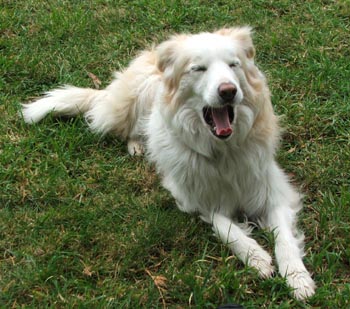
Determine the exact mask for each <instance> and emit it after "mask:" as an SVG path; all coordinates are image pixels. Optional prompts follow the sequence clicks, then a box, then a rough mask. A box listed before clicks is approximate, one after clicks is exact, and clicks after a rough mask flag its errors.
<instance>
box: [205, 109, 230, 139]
mask: <svg viewBox="0 0 350 309" xmlns="http://www.w3.org/2000/svg"><path fill="white" fill-rule="evenodd" d="M203 118H204V121H205V122H206V124H207V125H208V126H209V127H210V131H211V133H212V134H213V135H214V136H216V137H217V138H220V139H226V138H228V137H230V136H231V134H232V133H233V129H232V122H233V119H234V110H233V106H232V105H224V106H222V107H216V108H214V107H210V106H206V107H204V108H203Z"/></svg>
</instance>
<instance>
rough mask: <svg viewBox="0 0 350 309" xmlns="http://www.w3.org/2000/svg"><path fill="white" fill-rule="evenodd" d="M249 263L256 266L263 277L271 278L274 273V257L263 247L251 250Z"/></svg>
mask: <svg viewBox="0 0 350 309" xmlns="http://www.w3.org/2000/svg"><path fill="white" fill-rule="evenodd" d="M248 265H249V266H250V267H253V268H255V269H256V270H257V271H258V273H259V275H260V277H262V278H270V277H271V276H272V275H273V273H274V267H273V266H272V258H271V256H270V255H269V254H268V253H267V252H266V251H265V250H263V249H262V248H259V249H254V250H252V251H249V254H248Z"/></svg>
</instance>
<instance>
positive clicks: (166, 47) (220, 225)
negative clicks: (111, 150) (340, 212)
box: [23, 27, 315, 299]
mask: <svg viewBox="0 0 350 309" xmlns="http://www.w3.org/2000/svg"><path fill="white" fill-rule="evenodd" d="M250 32H251V31H250V28H248V27H242V28H227V29H221V30H219V31H217V32H214V33H200V34H196V35H177V36H174V37H172V38H170V39H169V40H168V41H165V42H163V43H161V44H160V45H159V46H157V47H156V48H154V49H152V50H150V51H145V52H143V53H142V54H141V55H140V56H139V57H137V58H136V59H135V60H134V61H133V62H131V64H130V66H129V67H128V68H127V69H126V70H125V71H123V72H119V73H116V75H115V79H114V81H113V82H112V83H111V84H110V85H109V86H108V87H107V88H106V89H104V90H92V89H82V88H75V87H71V86H66V87H64V88H62V89H57V90H53V91H51V92H49V93H47V94H46V96H45V97H43V98H41V99H39V100H38V101H36V102H33V103H31V104H25V105H24V106H23V116H24V119H25V121H26V122H28V123H31V122H38V121H40V120H41V119H42V118H43V117H45V115H47V114H48V113H50V112H52V113H53V114H54V115H71V116H73V115H76V114H78V113H84V114H85V117H86V119H87V122H88V124H89V126H90V128H91V129H92V130H93V131H95V132H99V133H102V134H106V133H112V134H116V135H117V136H119V137H120V138H123V139H126V140H128V149H129V152H130V153H131V154H141V153H143V152H144V151H146V153H147V157H148V159H149V160H150V162H152V163H154V164H155V166H156V169H157V171H158V173H159V175H160V176H161V177H162V181H163V185H164V187H165V188H167V189H168V190H169V191H170V192H171V194H172V195H173V196H174V198H175V200H176V203H177V205H178V207H179V209H181V210H182V211H185V212H195V213H199V215H200V216H201V218H202V219H203V220H204V221H206V222H208V223H209V224H211V225H212V227H213V230H214V232H215V233H216V235H217V236H218V237H219V238H220V239H221V240H222V241H223V242H224V243H226V244H227V245H228V246H229V247H230V248H231V249H232V252H233V253H234V254H235V255H236V256H237V257H238V258H239V259H240V260H242V262H244V263H248V265H249V266H251V267H254V268H255V269H256V270H257V271H258V273H259V274H260V275H261V276H262V277H264V278H266V277H270V276H271V275H272V273H273V271H274V268H273V266H272V258H271V256H270V254H269V253H268V252H267V251H265V250H264V249H263V248H262V247H261V246H260V245H259V244H258V243H257V242H256V241H255V240H254V239H252V238H251V237H250V235H249V232H248V230H249V229H247V228H244V227H242V223H240V222H239V220H238V218H240V217H242V216H243V217H246V218H248V219H249V220H252V221H256V222H258V223H259V224H260V225H261V226H263V227H265V228H269V229H271V230H272V231H273V232H274V235H275V238H276V246H275V255H276V262H277V265H278V268H279V272H280V274H281V275H282V276H284V277H286V280H287V283H288V284H289V286H290V287H291V288H292V289H293V293H294V296H295V297H296V298H298V299H304V298H306V297H309V296H311V295H313V294H314V289H315V284H314V282H313V280H312V279H311V276H310V274H309V273H308V271H307V270H306V268H305V266H304V264H303V261H302V256H303V237H302V234H301V233H300V232H299V231H298V230H297V229H296V215H297V212H298V211H299V209H300V208H301V201H300V195H299V194H298V193H297V192H296V190H295V189H294V188H293V187H292V186H291V185H290V183H289V180H288V178H287V176H286V175H285V174H284V172H283V171H282V170H281V168H280V167H279V166H278V165H277V163H276V161H275V158H274V156H275V153H276V150H277V145H278V140H279V136H280V131H279V127H278V121H277V117H276V116H275V114H274V112H273V108H272V105H271V102H270V93H269V89H268V86H267V83H266V80H265V77H264V75H263V74H262V73H261V72H260V70H259V69H258V68H257V66H256V65H255V63H254V56H255V49H254V46H253V43H252V39H251V33H250ZM223 85H224V86H225V87H226V88H227V87H228V88H229V90H230V91H231V92H227V91H226V93H224V95H225V96H224V95H223V94H222V93H220V91H219V90H218V89H221V88H222V86H223ZM227 85H228V86H227ZM227 96H230V98H229V99H227V98H226V97H227ZM224 98H225V99H224ZM223 107H224V108H223ZM226 107H227V110H231V109H232V110H233V111H234V118H233V120H232V117H231V118H230V119H229V121H230V122H231V121H232V123H231V124H230V127H231V128H232V131H233V132H232V134H231V133H230V135H225V136H220V135H217V134H218V133H217V132H218V131H216V130H217V127H218V126H219V125H225V124H222V123H221V122H218V120H215V121H214V120H212V121H211V122H210V119H209V120H208V119H206V115H207V114H206V113H205V111H208V110H209V111H210V113H212V117H214V115H216V114H215V113H214V111H219V112H220V115H221V116H222V117H223V118H224V119H228V117H229V116H228V115H229V114H227V112H225V111H226V109H225V108H226ZM221 116H220V117H221ZM231 116H232V115H231ZM213 122H214V124H213ZM226 126H227V125H226ZM215 132H216V133H215ZM214 133H215V134H214Z"/></svg>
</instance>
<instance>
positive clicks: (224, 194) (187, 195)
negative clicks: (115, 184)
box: [148, 112, 271, 218]
mask: <svg viewBox="0 0 350 309" xmlns="http://www.w3.org/2000/svg"><path fill="white" fill-rule="evenodd" d="M150 121H151V124H150V125H149V128H150V129H149V130H148V153H149V159H150V160H151V161H152V162H154V163H155V165H156V168H157V170H158V172H159V174H160V175H161V176H162V178H163V185H164V186H165V188H167V189H168V190H169V191H170V192H171V193H172V195H173V196H174V197H175V199H176V201H177V204H178V207H179V208H180V209H181V210H183V211H186V212H197V211H200V212H201V214H203V215H205V216H210V214H211V213H212V212H213V211H215V210H218V209H220V211H221V212H223V213H227V215H230V216H236V215H238V214H239V213H242V214H244V215H246V216H248V217H253V218H254V217H258V216H260V215H261V213H262V212H263V210H264V208H265V207H266V205H265V203H266V198H267V191H268V188H267V182H266V178H267V177H268V174H267V171H268V166H269V165H270V162H271V158H270V157H268V156H267V155H266V154H267V153H268V152H266V151H261V150H262V149H259V147H262V146H261V145H260V146H259V145H258V144H256V143H255V142H254V141H250V140H247V141H245V142H244V143H242V144H240V145H239V146H237V144H236V143H235V138H236V137H235V136H233V138H232V140H231V141H230V142H225V143H224V142H221V141H214V142H213V139H207V138H206V136H200V135H199V136H197V137H196V139H195V140H193V141H191V142H192V143H196V145H194V144H193V145H192V146H193V147H191V144H190V143H189V142H188V141H187V140H186V139H187V138H188V136H183V135H181V134H178V133H176V132H174V131H172V130H171V129H170V128H169V125H168V123H166V121H165V120H164V118H162V116H161V115H160V114H158V115H157V112H153V113H152V115H151V120H150ZM237 139H238V137H237ZM201 143H202V144H204V145H205V146H206V147H208V148H210V149H211V151H210V155H209V156H208V155H207V156H206V155H203V154H201V153H199V152H197V151H196V150H195V149H194V148H196V147H199V148H200V149H203V147H204V146H203V147H200V145H198V144H201Z"/></svg>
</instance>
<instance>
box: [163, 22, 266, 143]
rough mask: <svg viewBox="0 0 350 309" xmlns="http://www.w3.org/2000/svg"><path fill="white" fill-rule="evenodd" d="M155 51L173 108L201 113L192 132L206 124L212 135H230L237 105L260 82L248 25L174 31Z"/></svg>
mask: <svg viewBox="0 0 350 309" xmlns="http://www.w3.org/2000/svg"><path fill="white" fill-rule="evenodd" d="M157 55H158V69H159V70H160V71H161V72H162V76H163V81H164V84H165V87H166V93H167V97H168V103H169V105H170V106H171V108H172V109H174V111H176V112H178V111H179V110H180V111H182V112H183V113H184V111H185V110H186V115H190V118H191V119H192V120H193V122H194V121H195V118H196V116H197V118H200V119H201V121H199V122H198V121H197V122H196V124H193V125H192V129H193V127H196V128H195V129H193V130H192V131H195V130H197V131H198V130H201V129H202V128H205V129H206V130H207V131H210V132H211V134H210V135H211V136H213V137H214V138H215V139H220V140H227V139H228V138H229V137H230V136H231V135H232V133H233V127H234V125H233V123H234V119H235V110H236V106H238V105H240V104H241V103H242V102H244V100H245V98H246V97H247V96H251V94H252V93H253V92H254V91H255V92H256V91H259V90H261V87H262V85H263V82H262V80H263V75H262V74H261V73H260V71H259V70H258V69H257V68H256V66H255V64H254V55H255V50H254V46H253V42H252V39H251V29H250V28H249V27H242V28H227V29H226V28H225V29H221V30H219V31H216V32H213V33H200V34H196V35H178V36H174V37H172V38H171V39H170V40H168V41H166V42H164V43H162V44H160V45H159V46H158V47H157ZM250 101H251V100H250ZM191 111H192V113H191ZM194 112H195V113H196V116H195V114H194ZM198 123H200V125H201V127H199V126H198ZM208 129H209V130H208Z"/></svg>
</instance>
